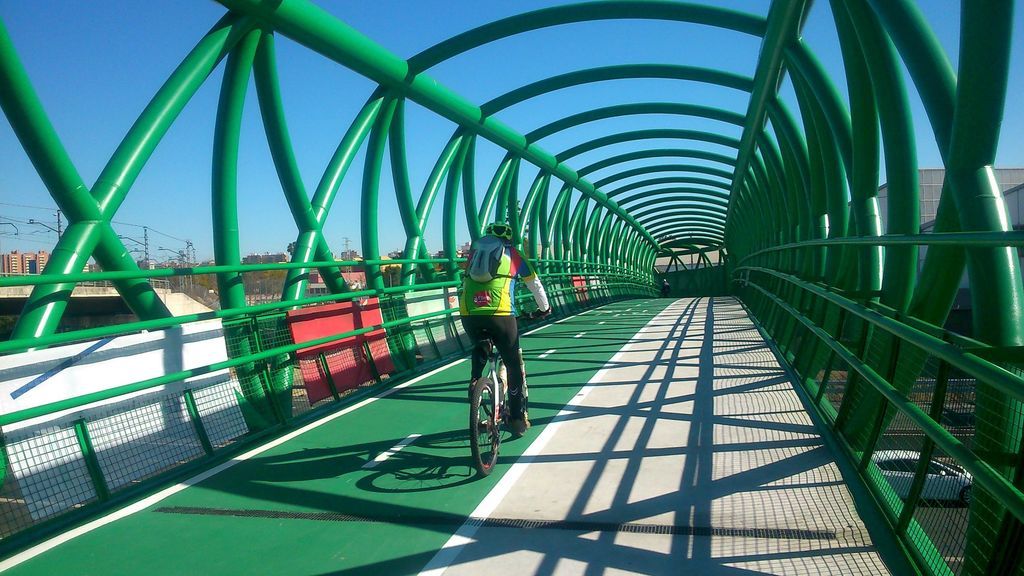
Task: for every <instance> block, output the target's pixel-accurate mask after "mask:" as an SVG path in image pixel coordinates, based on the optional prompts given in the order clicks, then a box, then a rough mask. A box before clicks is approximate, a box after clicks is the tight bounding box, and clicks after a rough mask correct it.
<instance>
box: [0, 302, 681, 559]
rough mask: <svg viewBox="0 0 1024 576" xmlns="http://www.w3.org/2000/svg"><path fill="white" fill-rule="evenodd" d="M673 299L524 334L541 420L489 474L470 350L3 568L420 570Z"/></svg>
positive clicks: (609, 308) (536, 418)
mask: <svg viewBox="0 0 1024 576" xmlns="http://www.w3.org/2000/svg"><path fill="white" fill-rule="evenodd" d="M670 302H671V301H670V300H629V301H623V302H617V303H613V304H609V305H606V306H603V307H600V308H597V309H592V310H589V311H587V312H584V313H582V314H579V315H576V316H573V317H570V318H567V319H564V320H562V321H559V322H557V323H553V324H549V325H547V326H544V327H543V328H541V329H540V330H538V331H535V332H533V333H531V334H529V335H528V336H526V337H524V338H523V340H522V346H523V350H524V354H525V357H526V362H527V364H526V370H527V374H528V376H527V381H528V383H529V387H530V417H531V421H532V422H533V424H534V427H533V428H532V429H531V431H530V432H528V433H527V435H526V436H524V437H523V438H521V439H517V440H508V437H507V436H506V440H508V441H506V442H503V444H502V450H501V454H500V459H499V466H498V468H497V469H496V470H495V471H494V473H492V474H491V475H490V476H489V477H487V478H481V477H478V476H477V475H476V473H475V471H474V470H473V469H472V468H471V467H470V458H469V442H468V434H467V427H468V403H467V397H466V384H467V380H468V377H469V362H468V360H459V361H455V362H454V363H451V364H448V365H445V366H444V367H442V368H439V369H436V370H434V371H432V372H428V373H427V374H425V375H423V376H419V377H417V378H415V379H413V380H412V381H411V382H410V383H409V384H407V385H404V386H402V387H400V388H396V389H392V390H391V391H390V393H389V394H387V395H385V396H383V397H375V398H374V399H371V400H368V401H367V400H364V401H361V402H359V403H357V404H354V405H353V406H351V407H349V408H346V409H344V410H342V411H341V412H340V413H339V412H336V413H333V414H330V415H326V416H325V417H323V418H321V419H319V420H317V421H315V422H312V423H310V424H308V425H306V426H303V427H302V428H300V429H298V430H296V431H293V432H291V433H289V434H287V435H285V436H284V437H282V438H281V439H279V440H275V441H271V442H270V443H269V447H268V446H266V445H265V446H263V447H260V446H257V447H255V448H253V449H251V450H250V451H247V452H243V453H242V454H241V455H239V456H236V457H235V459H233V460H232V461H231V462H229V463H228V465H227V467H226V469H224V470H222V471H219V472H217V473H215V474H213V475H212V476H209V477H208V478H205V479H201V480H200V481H198V482H194V483H193V482H190V481H186V482H185V483H184V484H185V485H184V486H183V485H181V484H179V485H176V486H174V487H172V488H170V489H166V490H164V491H161V492H158V493H157V494H156V495H154V496H151V497H149V498H148V499H144V500H142V501H141V502H139V503H136V504H134V505H132V506H130V507H128V508H127V509H126V511H125V512H128V511H132V510H135V509H138V508H141V509H139V510H137V511H134V512H132V513H128V514H127V515H124V516H123V517H117V516H113V515H112V516H108V517H101V518H100V519H98V520H96V521H93V522H91V523H87V524H85V525H83V526H82V527H80V528H78V529H76V530H75V531H71V532H68V533H65V534H64V535H61V536H57V537H55V539H52V540H48V541H45V542H43V543H41V544H40V545H39V546H40V547H48V546H52V548H50V549H47V550H43V551H41V552H40V551H39V550H40V548H38V547H37V548H30V549H28V550H26V551H25V552H23V553H21V554H20V555H14V556H12V557H11V558H9V559H8V560H7V561H5V562H4V563H3V564H0V567H2V566H5V565H8V566H9V568H8V569H7V570H6V571H5V573H8V574H12V575H22V574H24V575H29V574H32V575H42V574H47V575H49V574H102V575H112V574H139V573H146V574H309V575H312V574H333V573H341V572H344V573H346V574H363V573H365V574H408V573H417V572H419V571H420V570H421V569H422V568H423V567H424V566H425V565H426V564H427V563H428V562H429V561H430V560H431V559H432V558H433V556H434V555H435V553H436V552H437V551H438V550H439V549H440V548H441V547H442V546H443V545H444V544H445V543H446V542H447V541H448V540H449V538H450V537H451V536H452V535H453V534H454V533H455V532H456V531H457V530H458V529H459V527H460V526H462V524H463V522H464V521H465V520H466V519H467V517H468V516H469V515H470V514H471V513H472V511H473V510H474V509H475V508H476V507H477V505H478V504H480V502H481V501H482V500H483V499H484V498H485V497H486V496H487V494H488V493H489V492H490V490H491V489H492V488H494V486H495V485H497V483H498V482H499V481H500V479H501V477H502V475H503V474H504V473H505V472H506V471H507V470H508V469H509V467H510V466H511V464H513V463H514V462H515V461H516V460H517V459H518V458H519V456H520V455H521V454H522V453H523V452H524V451H525V450H526V449H527V447H528V446H529V445H530V443H531V442H532V441H533V439H535V438H536V437H537V436H538V435H539V434H540V432H541V430H542V429H543V427H544V426H545V425H546V424H547V423H548V422H550V421H551V419H552V418H553V417H554V416H555V415H556V414H557V413H558V412H559V410H561V409H562V408H563V406H564V405H565V404H566V402H568V401H569V400H570V399H571V398H572V397H573V396H574V395H575V394H576V393H577V392H578V391H579V390H580V388H582V387H583V386H584V385H585V384H586V383H587V382H588V381H589V380H590V379H591V378H592V377H593V376H594V375H595V374H596V373H597V372H598V371H599V370H600V369H601V368H602V367H604V366H605V365H606V363H607V362H608V361H609V360H610V359H611V358H612V357H613V356H614V355H615V354H616V353H617V352H619V350H620V349H621V348H622V347H623V346H624V345H625V344H626V343H628V342H629V341H630V339H631V338H632V337H633V336H634V335H635V334H636V333H637V332H638V331H639V330H640V329H641V328H643V327H644V326H645V325H646V324H647V323H648V322H649V321H650V320H651V319H652V318H653V317H654V316H655V315H656V314H657V313H658V312H660V311H661V310H662V309H663V308H664V307H665V306H666V305H667V304H668V303H670ZM389 451H390V453H389ZM257 452H258V453H257ZM385 453H389V454H388V457H387V458H386V459H383V458H381V455H382V454H385ZM375 460H376V462H374V461H375ZM215 470H216V469H215ZM168 492H173V493H171V494H169V495H167V493H168ZM157 499H159V500H157ZM125 512H122V514H124V513H125ZM115 514H116V513H115ZM114 518H116V519H114ZM104 521H106V522H107V523H105V524H103V522H104ZM97 524H102V525H97ZM77 532H81V534H77ZM69 535H70V536H72V537H70V538H68V536H69ZM22 560H23V561H22ZM16 562H17V563H16ZM12 564H13V565H12Z"/></svg>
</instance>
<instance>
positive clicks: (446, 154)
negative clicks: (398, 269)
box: [402, 132, 463, 285]
mask: <svg viewBox="0 0 1024 576" xmlns="http://www.w3.org/2000/svg"><path fill="white" fill-rule="evenodd" d="M462 139H463V133H461V132H458V133H456V134H454V135H453V136H452V137H451V139H449V140H448V143H447V144H445V147H444V150H442V152H441V155H440V156H439V157H438V159H437V162H436V163H435V164H434V168H433V170H432V171H431V172H430V176H429V177H428V178H427V182H426V184H425V185H424V187H423V193H422V194H420V200H419V204H418V205H417V207H416V217H417V228H418V229H419V230H420V234H418V235H417V236H413V237H408V238H407V239H406V243H405V252H404V254H405V256H406V257H409V256H412V255H415V254H418V253H419V252H420V251H421V250H422V249H423V235H422V231H423V230H424V228H425V227H426V224H427V220H428V219H429V217H430V209H431V208H432V207H433V205H434V200H435V199H436V198H437V193H438V191H439V190H440V189H441V184H442V183H443V182H444V179H445V176H446V175H447V174H448V172H449V170H450V169H451V167H452V165H453V164H454V162H455V159H456V155H457V152H458V150H459V149H460V148H461V145H462ZM424 272H428V273H427V274H426V279H427V280H428V281H430V280H431V279H432V274H433V268H432V267H427V268H426V269H425V270H424ZM402 282H403V283H404V284H406V285H412V284H414V283H415V282H416V278H415V275H414V274H413V272H412V266H411V265H403V266H402Z"/></svg>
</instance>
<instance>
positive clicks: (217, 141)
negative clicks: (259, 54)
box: [212, 30, 261, 308]
mask: <svg viewBox="0 0 1024 576" xmlns="http://www.w3.org/2000/svg"><path fill="white" fill-rule="evenodd" d="M260 34H261V33H260V31H258V30H254V31H252V32H249V33H248V34H247V35H246V36H245V38H243V39H242V41H241V42H240V43H239V44H238V46H237V47H236V48H235V49H234V50H232V52H231V54H230V55H229V56H228V62H227V67H226V69H225V71H224V81H223V84H222V85H221V92H220V103H219V105H218V107H217V125H216V128H215V131H214V140H213V157H214V161H213V188H212V190H213V193H212V198H213V224H214V226H213V229H214V236H213V247H214V253H215V255H216V259H217V262H218V263H223V264H234V265H238V264H241V263H242V254H241V249H240V246H239V242H238V143H239V135H240V128H241V125H242V109H243V107H244V106H245V95H246V91H247V88H248V85H249V77H250V72H251V70H252V64H253V61H254V60H255V57H256V48H257V47H258V45H259V41H260ZM217 286H218V289H219V290H218V291H219V294H220V303H221V306H222V307H224V308H239V307H242V306H244V305H245V291H244V288H243V286H242V276H241V274H238V273H234V272H224V273H221V274H218V275H217Z"/></svg>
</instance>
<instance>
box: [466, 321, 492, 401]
mask: <svg viewBox="0 0 1024 576" xmlns="http://www.w3.org/2000/svg"><path fill="white" fill-rule="evenodd" d="M487 318H489V316H463V317H462V328H463V329H464V330H465V331H466V334H467V335H469V340H470V341H471V342H472V343H473V355H472V356H471V358H472V369H471V371H470V393H472V385H473V382H476V381H477V380H478V379H479V378H480V377H481V376H483V374H484V367H485V366H487V356H488V355H489V354H490V353H491V351H490V341H489V340H488V337H487V326H488V323H487V321H486V320H487Z"/></svg>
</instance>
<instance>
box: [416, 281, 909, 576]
mask: <svg viewBox="0 0 1024 576" xmlns="http://www.w3.org/2000/svg"><path fill="white" fill-rule="evenodd" d="M502 484H503V485H504V486H502V487H499V489H500V493H501V499H500V501H496V502H493V503H492V505H490V506H488V507H486V509H485V510H483V511H482V512H483V514H474V515H475V516H486V517H487V518H488V520H489V521H488V522H487V523H485V524H483V525H482V526H479V527H477V526H472V525H471V526H470V528H471V529H470V530H466V532H467V534H465V535H464V537H463V538H462V540H461V542H460V544H459V546H458V550H459V553H458V555H457V556H456V555H453V554H448V555H447V556H446V557H445V558H444V559H443V564H444V565H445V566H448V568H447V570H441V569H438V570H435V571H433V572H431V573H432V574H439V573H442V572H443V573H444V574H447V575H456V576H457V575H463V574H464V575H467V576H468V575H474V574H486V573H500V574H552V573H554V574H606V573H616V574H618V573H636V574H680V573H691V574H702V575H705V574H886V573H889V571H888V570H887V568H886V566H885V564H884V563H883V561H882V559H881V557H880V556H879V554H878V552H877V551H876V550H875V548H874V547H873V546H872V541H871V538H870V536H869V535H868V533H867V530H866V528H865V526H864V524H863V523H862V522H861V520H860V519H859V517H858V515H857V512H856V510H855V509H854V504H853V500H852V498H851V496H850V492H849V490H848V489H847V487H846V485H845V484H844V482H843V478H842V477H841V475H840V473H839V469H838V468H837V466H836V464H835V462H834V461H833V456H832V455H831V454H830V453H829V452H828V451H827V450H826V448H825V446H824V445H823V443H822V439H821V437H820V436H819V434H818V432H817V431H816V430H815V428H814V426H813V424H812V422H811V420H810V418H809V416H808V415H807V413H806V411H805V410H804V407H803V405H802V404H801V401H800V399H799V397H798V396H797V394H796V392H795V390H794V389H793V385H792V384H791V383H790V381H789V380H788V379H787V377H786V374H785V373H784V372H783V370H782V369H781V367H780V366H779V364H778V363H777V361H776V359H775V357H774V356H773V354H772V352H771V351H770V349H769V348H768V347H767V345H766V344H765V342H764V341H763V339H762V338H761V336H760V334H759V333H758V331H757V330H756V329H755V328H754V326H753V325H752V324H751V322H750V320H749V319H748V318H747V315H746V312H745V311H744V310H743V308H742V307H741V306H740V305H739V303H738V302H736V301H735V300H733V299H728V298H718V299H714V300H709V299H684V300H679V301H677V302H675V303H674V304H673V305H671V306H669V307H668V308H666V309H665V310H663V311H662V312H661V313H660V314H659V315H657V316H656V317H655V318H654V319H653V320H652V321H651V322H650V323H649V324H648V325H647V326H646V327H645V328H643V329H642V330H641V331H640V332H639V333H638V334H637V335H636V337H635V338H633V339H632V341H631V342H630V343H629V344H627V345H626V346H625V347H624V349H623V351H621V352H620V353H619V354H617V355H616V357H615V358H613V359H612V361H611V362H609V364H608V365H607V366H606V368H605V369H604V370H602V371H601V372H599V373H598V374H597V375H596V376H595V377H594V378H593V379H591V381H590V383H589V384H588V385H587V387H585V388H584V389H583V390H582V391H581V392H580V393H579V394H577V395H576V396H575V397H573V399H572V400H571V401H570V405H569V406H567V407H566V409H565V410H563V411H562V413H561V414H560V415H559V416H558V417H557V418H556V419H555V421H554V422H552V423H551V424H549V425H548V426H547V428H546V429H545V430H544V431H543V433H542V434H541V435H540V436H539V437H538V439H537V440H536V441H535V443H534V446H533V447H531V449H530V450H529V451H528V456H527V457H524V458H523V459H521V460H520V462H519V463H518V464H516V467H514V468H513V470H512V471H511V472H510V473H509V474H508V475H506V477H505V479H504V481H503V482H502ZM501 488H504V489H501ZM441 567H442V566H441V563H439V565H438V566H437V568H441Z"/></svg>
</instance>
